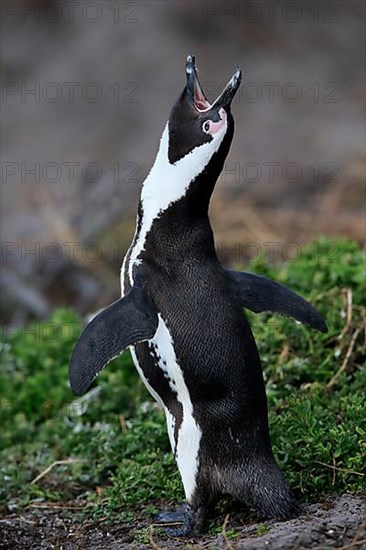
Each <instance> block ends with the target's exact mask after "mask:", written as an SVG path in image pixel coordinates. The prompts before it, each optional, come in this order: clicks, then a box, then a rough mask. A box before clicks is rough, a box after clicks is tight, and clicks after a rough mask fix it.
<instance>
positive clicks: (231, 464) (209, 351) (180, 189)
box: [69, 56, 326, 536]
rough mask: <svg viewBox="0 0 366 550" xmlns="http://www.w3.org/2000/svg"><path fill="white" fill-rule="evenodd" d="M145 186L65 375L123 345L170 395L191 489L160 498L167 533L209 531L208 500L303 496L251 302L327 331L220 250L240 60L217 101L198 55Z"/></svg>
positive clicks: (307, 308) (304, 307)
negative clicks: (289, 468) (270, 405)
mask: <svg viewBox="0 0 366 550" xmlns="http://www.w3.org/2000/svg"><path fill="white" fill-rule="evenodd" d="M185 72H186V85H185V87H184V89H183V92H182V93H181V94H180V96H179V98H178V100H177V101H176V103H175V104H174V106H173V108H172V110H171V113H170V116H169V120H168V122H167V124H166V126H165V128H164V131H163V134H162V137H161V140H160V146H159V150H158V153H157V156H156V159H155V162H154V164H153V167H152V169H151V171H150V173H149V174H148V176H147V178H146V180H145V181H144V183H143V186H142V192H141V198H140V201H139V205H138V213H137V223H136V232H135V236H134V238H133V241H132V244H131V246H130V248H129V250H128V252H127V254H126V256H125V258H124V260H123V264H122V268H121V298H120V299H119V300H117V301H116V302H115V303H113V304H112V305H110V306H108V307H107V308H106V309H105V310H103V311H102V312H101V313H99V314H98V315H97V316H96V317H95V318H94V319H93V320H92V321H91V322H90V323H89V324H88V325H87V326H86V328H85V329H84V332H83V333H82V335H81V336H80V338H79V340H78V342H77V344H76V346H75V348H74V351H73V354H72V356H71V360H70V369H69V380H70V385H71V388H72V390H73V391H74V393H75V394H76V395H81V394H83V393H84V392H85V391H86V390H87V389H88V388H89V386H90V385H91V383H92V381H93V379H94V378H95V376H96V375H97V374H98V373H99V372H100V371H101V370H102V369H103V368H104V367H105V366H106V365H107V364H108V363H109V362H110V361H111V360H112V359H113V358H115V357H117V356H118V355H120V354H121V353H122V351H123V350H124V349H125V348H128V347H129V349H130V352H131V355H132V358H133V361H134V363H135V366H136V368H137V370H138V373H139V375H140V376H141V378H142V380H143V382H144V384H145V385H146V387H147V389H148V390H149V392H150V393H151V395H152V396H153V397H154V399H155V400H156V401H158V402H159V403H160V404H161V406H162V407H163V409H164V412H165V416H166V422H167V431H168V436H169V440H170V445H171V448H172V452H173V454H174V457H175V460H176V464H177V467H178V469H179V473H180V476H181V479H182V483H183V487H184V491H185V497H186V501H185V504H184V505H183V506H181V507H180V508H179V509H178V510H177V511H175V512H174V511H172V512H165V513H164V512H162V513H161V514H160V515H159V516H158V520H159V522H161V523H172V522H174V523H177V524H178V526H177V527H175V528H173V527H167V528H166V532H167V533H168V534H169V535H172V536H188V535H190V534H197V533H199V532H202V530H203V529H204V526H205V522H206V519H207V515H208V513H209V510H210V508H211V507H212V505H213V504H214V503H215V502H216V500H217V498H219V497H220V496H221V495H231V496H232V497H234V498H235V499H238V500H239V501H242V502H244V503H246V504H247V505H249V506H250V507H252V508H254V509H255V510H257V511H258V512H259V513H260V514H261V515H263V516H264V517H266V518H278V519H286V518H291V517H293V516H295V515H296V513H297V512H298V504H297V501H296V499H295V497H294V494H293V492H292V490H291V489H290V487H289V485H288V484H287V482H286V480H285V477H284V475H283V474H282V472H281V470H280V469H279V467H278V465H277V464H276V461H275V458H274V456H273V453H272V447H271V439H270V434H269V427H268V412H267V398H266V392H265V385H264V380H263V374H262V367H261V362H260V357H259V354H258V350H257V347H256V343H255V341H254V337H253V334H252V331H251V328H250V325H249V322H248V320H247V318H246V316H245V313H244V309H243V308H247V309H249V310H252V311H254V312H261V311H271V312H274V313H280V314H283V315H287V316H290V317H293V318H294V319H296V320H297V321H300V322H302V323H306V324H308V325H309V326H310V327H312V328H315V329H317V330H320V331H323V332H324V331H326V325H325V322H324V320H323V318H322V317H321V316H320V315H319V314H318V313H317V312H316V311H315V309H314V308H313V307H312V306H311V305H310V304H309V303H308V302H307V301H306V300H304V299H303V298H302V297H300V296H299V295H297V294H295V293H294V292H292V291H290V290H289V289H287V288H286V287H285V286H283V285H281V284H278V283H276V282H274V281H271V280H269V279H267V278H266V277H260V276H258V275H255V274H253V273H245V272H237V271H233V270H228V269H225V268H224V267H223V266H222V265H221V264H220V262H219V260H218V257H217V255H216V251H215V244H214V237H213V232H212V228H211V225H210V221H209V216H208V208H209V202H210V197H211V195H212V192H213V190H214V187H215V183H216V181H217V179H218V177H219V175H220V172H221V170H222V168H223V165H224V162H225V159H226V157H227V155H228V152H229V149H230V145H231V141H232V138H233V132H234V120H233V116H232V113H231V103H232V100H233V98H234V96H235V93H236V92H237V90H238V88H239V85H240V82H241V71H240V69H239V68H237V69H236V71H235V73H234V74H233V76H232V78H231V79H230V81H229V82H228V84H227V85H226V87H225V88H224V90H223V91H222V93H221V94H220V95H219V96H218V98H217V99H216V100H215V101H214V102H213V103H212V104H211V103H209V102H208V100H207V98H206V96H205V94H204V93H203V91H202V88H201V85H200V82H199V79H198V75H197V68H196V64H195V58H194V56H188V58H187V61H186V65H185Z"/></svg>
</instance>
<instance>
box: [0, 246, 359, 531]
mask: <svg viewBox="0 0 366 550" xmlns="http://www.w3.org/2000/svg"><path fill="white" fill-rule="evenodd" d="M335 245H336V246H335V248H334V242H333V243H332V247H331V249H330V248H329V243H328V242H327V241H326V240H325V239H323V240H320V241H317V242H315V243H313V244H312V245H310V246H309V247H307V248H306V249H303V250H302V252H301V256H300V257H298V258H297V260H296V261H293V262H288V263H285V264H281V265H277V266H275V265H268V264H266V262H265V261H264V260H263V259H259V260H256V261H255V262H254V263H253V264H252V265H251V266H250V269H251V270H253V271H255V272H257V273H260V274H265V275H268V276H270V277H272V278H274V279H276V280H277V281H279V282H282V283H284V284H286V285H288V286H289V287H290V288H292V289H293V290H295V291H297V292H299V293H300V294H302V295H303V296H304V297H306V298H307V299H309V300H310V301H311V303H312V304H313V305H314V306H315V307H316V308H317V309H318V310H319V311H320V312H321V313H322V314H323V315H324V316H325V318H326V321H327V324H328V328H329V331H328V332H327V333H326V334H321V333H318V332H315V331H311V330H310V329H308V328H307V327H305V326H302V325H299V324H295V323H294V322H293V321H290V320H288V319H286V318H283V317H279V316H276V317H275V316H271V315H268V314H261V315H257V316H255V315H254V314H250V320H251V322H252V327H253V331H254V334H255V337H256V340H257V344H258V348H259V351H260V355H261V358H262V363H263V369H264V375H265V380H266V385H267V394H268V404H269V411H270V412H269V415H270V427H271V435H272V441H273V447H274V452H275V455H276V457H277V460H278V462H279V464H280V466H281V467H282V469H283V470H284V472H285V475H286V477H287V478H288V480H289V482H290V484H291V486H292V487H293V488H294V489H295V491H296V493H297V494H298V496H299V498H300V500H305V501H312V502H315V501H316V500H317V499H321V498H323V497H326V496H328V495H333V494H340V493H343V492H345V491H352V492H361V491H362V490H364V488H365V456H366V437H365V436H366V422H365V420H366V392H365V387H366V369H365V368H364V365H365V358H366V356H365V310H364V308H362V300H363V298H364V296H365V295H366V292H365V290H366V289H365V278H364V277H365V273H364V270H365V256H364V253H363V252H362V251H361V250H360V248H359V247H358V245H357V244H356V243H353V242H350V241H337V242H336V243H335ZM330 251H331V253H330ZM7 328H8V332H9V329H10V331H11V334H8V335H6V336H5V337H4V338H3V339H2V343H1V365H2V369H1V380H0V382H1V416H2V436H1V451H0V460H1V471H0V473H1V483H0V485H1V487H0V499H1V501H0V505H1V507H2V509H3V511H4V512H5V513H8V512H9V511H21V510H22V509H24V507H27V506H43V505H52V503H62V502H67V501H71V500H73V501H74V502H75V501H76V502H80V509H79V507H78V506H76V508H75V514H76V515H75V517H76V519H83V520H85V518H90V519H95V520H109V519H112V518H114V517H116V515H118V518H119V519H120V521H121V522H130V523H131V522H134V521H141V520H146V519H148V518H151V516H152V515H153V513H154V512H155V510H156V509H157V507H159V506H166V507H169V506H174V505H175V504H176V503H179V502H181V501H182V499H183V490H182V486H181V481H180V478H179V475H178V472H177V468H176V466H175V464H174V461H173V458H172V455H171V452H170V447H169V442H168V437H167V434H166V428H165V419H164V415H163V413H162V411H161V410H160V409H159V408H158V407H157V406H156V405H155V404H154V403H153V401H152V400H151V398H150V397H149V395H148V393H147V391H146V390H145V388H144V386H143V384H142V383H141V381H140V379H139V377H138V375H137V373H136V371H135V369H134V367H133V364H132V361H131V358H130V356H129V353H128V352H125V353H124V354H123V355H122V356H121V357H119V358H118V359H116V360H114V361H113V362H112V363H111V364H110V365H108V367H107V368H106V369H105V371H103V373H102V374H101V375H100V376H99V377H98V379H97V380H96V383H95V386H94V387H93V389H92V390H91V391H90V392H89V393H88V394H87V395H86V396H84V397H83V398H81V399H75V397H74V396H73V394H72V393H71V391H70V389H69V386H68V360H69V357H70V354H71V351H72V348H73V346H74V343H75V340H76V338H77V336H78V334H79V333H80V331H81V325H80V322H79V319H78V318H77V316H76V314H75V313H74V312H72V311H70V310H59V311H56V312H55V313H54V314H53V315H52V317H51V318H50V319H49V320H47V321H45V322H43V323H38V324H35V325H32V326H27V327H23V328H22V329H21V330H15V329H16V328H17V327H7ZM18 328H19V327H18ZM55 461H60V463H58V464H56V465H54V466H53V467H52V468H51V469H50V470H49V471H48V472H46V473H45V470H46V468H48V467H49V466H50V465H52V464H53V463H54V462H55ZM42 473H44V475H43V476H42V477H41V478H40V479H39V481H36V482H33V483H32V480H34V479H35V478H36V477H37V476H38V475H39V474H42ZM235 509H242V508H240V506H239V508H238V507H237V506H236V505H235V503H232V502H230V501H227V500H225V501H223V502H222V503H221V505H220V508H219V513H221V514H222V515H223V517H224V516H225V515H226V514H227V513H228V511H233V510H235ZM221 519H222V517H221ZM218 525H219V523H216V525H215V524H213V525H212V526H211V529H212V530H213V531H214V530H215V529H217V526H218ZM138 533H140V534H138ZM136 536H137V538H138V537H139V536H140V537H144V531H143V530H142V531H140V532H137V535H136ZM233 536H235V533H234V534H233Z"/></svg>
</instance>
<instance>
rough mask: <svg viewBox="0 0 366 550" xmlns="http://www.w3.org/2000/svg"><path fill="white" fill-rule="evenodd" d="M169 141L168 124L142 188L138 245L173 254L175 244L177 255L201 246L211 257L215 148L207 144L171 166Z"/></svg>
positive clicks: (143, 248) (136, 237)
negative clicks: (209, 167)
mask: <svg viewBox="0 0 366 550" xmlns="http://www.w3.org/2000/svg"><path fill="white" fill-rule="evenodd" d="M168 142H169V130H168V124H167V125H166V127H165V130H164V132H163V135H162V138H161V141H160V147H159V151H158V154H157V156H156V159H155V162H154V165H153V167H152V169H151V171H150V173H149V175H148V176H147V178H146V180H145V181H144V184H143V187H142V192H141V199H140V205H139V210H138V220H137V231H136V236H135V243H136V244H137V248H138V249H140V250H141V251H142V250H145V249H146V246H147V244H148V243H150V244H151V243H154V247H152V246H151V249H153V248H154V250H156V251H159V253H160V254H161V253H162V252H164V249H167V248H169V250H170V252H171V250H172V242H173V241H174V243H175V246H174V248H175V249H176V250H177V253H180V254H182V251H183V250H186V249H188V248H192V247H193V246H198V247H199V248H201V249H202V248H203V247H204V248H207V250H209V253H210V254H212V253H214V240H213V235H212V230H211V225H210V221H209V217H208V208H209V202H210V197H211V194H212V191H213V189H214V186H215V182H216V178H215V177H210V173H208V172H207V171H206V170H205V167H206V166H207V165H208V163H209V161H210V159H211V157H212V154H213V153H212V146H211V144H210V143H207V144H205V145H203V146H201V147H199V148H196V149H194V150H193V151H192V152H191V153H188V154H187V155H186V156H185V157H183V158H182V159H181V160H179V161H178V162H177V163H175V164H171V163H170V162H169V160H168ZM219 145H220V144H218V146H217V148H218V147H219ZM149 248H150V246H149ZM137 252H138V250H137Z"/></svg>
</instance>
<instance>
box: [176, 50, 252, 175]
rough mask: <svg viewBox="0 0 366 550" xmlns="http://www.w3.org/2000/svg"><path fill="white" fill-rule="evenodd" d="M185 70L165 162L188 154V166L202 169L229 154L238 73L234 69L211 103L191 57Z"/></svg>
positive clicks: (179, 159) (177, 160)
mask: <svg viewBox="0 0 366 550" xmlns="http://www.w3.org/2000/svg"><path fill="white" fill-rule="evenodd" d="M185 70H186V78H187V84H186V86H185V88H184V90H183V92H182V93H181V95H180V97H179V98H178V100H177V101H176V103H175V105H174V106H173V108H172V110H171V113H170V117H169V123H168V127H169V145H168V159H169V163H170V164H172V165H176V164H179V162H180V161H181V160H182V159H184V158H185V157H187V155H188V156H189V161H190V164H192V163H193V164H194V163H196V162H197V164H200V165H201V167H202V170H203V169H204V168H205V166H207V164H208V163H209V162H210V160H211V158H212V157H213V156H215V157H217V156H222V157H223V161H224V160H225V158H226V155H227V153H228V151H229V147H230V143H231V140H232V137H233V132H234V121H233V117H232V114H231V110H230V105H231V102H232V100H233V98H234V95H235V93H236V91H237V90H238V88H239V85H240V82H241V71H240V69H239V68H237V69H236V71H235V73H234V75H233V76H232V78H231V79H230V81H229V82H228V84H227V85H226V87H225V88H224V90H223V91H222V93H221V94H220V95H219V97H218V98H217V99H216V100H215V101H214V102H213V103H212V104H211V103H209V102H208V100H207V98H206V96H205V94H204V93H203V91H202V88H201V85H200V83H199V80H198V76H197V69H196V64H195V58H194V56H190V55H189V56H188V57H187V61H186V67H185ZM215 153H218V154H217V155H214V154H215ZM220 153H221V155H220ZM197 171H198V172H199V167H198V166H197Z"/></svg>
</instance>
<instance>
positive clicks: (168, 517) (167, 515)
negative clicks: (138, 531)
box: [154, 503, 188, 524]
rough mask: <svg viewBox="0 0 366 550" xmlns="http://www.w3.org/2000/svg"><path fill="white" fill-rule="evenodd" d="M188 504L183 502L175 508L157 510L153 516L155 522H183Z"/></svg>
mask: <svg viewBox="0 0 366 550" xmlns="http://www.w3.org/2000/svg"><path fill="white" fill-rule="evenodd" d="M187 507H188V504H186V503H183V504H181V505H180V506H179V508H177V509H176V510H174V511H173V510H169V511H168V510H167V511H164V512H158V513H157V514H156V516H154V520H155V522H156V523H163V524H164V523H183V522H184V518H185V514H186V511H187Z"/></svg>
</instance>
